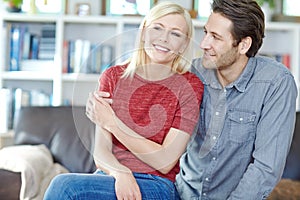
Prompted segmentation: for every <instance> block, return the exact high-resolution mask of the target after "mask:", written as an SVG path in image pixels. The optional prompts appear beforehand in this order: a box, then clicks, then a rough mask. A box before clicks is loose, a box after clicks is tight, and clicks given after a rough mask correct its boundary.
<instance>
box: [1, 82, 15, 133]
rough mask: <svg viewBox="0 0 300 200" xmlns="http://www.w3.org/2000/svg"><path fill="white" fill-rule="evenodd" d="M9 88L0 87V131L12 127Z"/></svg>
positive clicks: (2, 131) (3, 131) (5, 130)
mask: <svg viewBox="0 0 300 200" xmlns="http://www.w3.org/2000/svg"><path fill="white" fill-rule="evenodd" d="M11 95H12V93H11V90H10V89H7V88H1V89H0V99H1V101H0V133H6V132H7V131H8V130H9V129H11V128H12V98H11Z"/></svg>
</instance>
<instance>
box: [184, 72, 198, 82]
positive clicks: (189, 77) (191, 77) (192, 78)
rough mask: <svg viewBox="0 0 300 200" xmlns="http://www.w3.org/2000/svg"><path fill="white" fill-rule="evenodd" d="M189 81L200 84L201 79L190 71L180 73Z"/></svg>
mask: <svg viewBox="0 0 300 200" xmlns="http://www.w3.org/2000/svg"><path fill="white" fill-rule="evenodd" d="M182 75H183V76H184V77H185V78H186V79H187V80H188V81H189V82H195V83H200V84H202V81H201V80H200V79H199V77H198V76H197V75H196V74H194V73H192V72H189V71H188V72H185V73H184V74H182Z"/></svg>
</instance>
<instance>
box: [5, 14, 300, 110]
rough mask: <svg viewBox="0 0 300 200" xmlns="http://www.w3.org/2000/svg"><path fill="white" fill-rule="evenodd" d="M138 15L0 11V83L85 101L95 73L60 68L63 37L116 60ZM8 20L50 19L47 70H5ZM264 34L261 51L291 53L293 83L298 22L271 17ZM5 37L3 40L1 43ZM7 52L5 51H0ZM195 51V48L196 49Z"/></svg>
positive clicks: (198, 35)
mask: <svg viewBox="0 0 300 200" xmlns="http://www.w3.org/2000/svg"><path fill="white" fill-rule="evenodd" d="M141 20H142V18H141V17H129V16H125V17H121V16H118V17H117V16H116V17H109V16H85V17H79V16H75V15H38V16H37V15H29V14H22V13H17V14H11V13H3V14H2V16H0V27H1V28H2V31H1V32H0V47H1V48H0V55H1V56H0V88H2V87H10V86H12V85H13V86H14V84H19V87H38V88H40V87H44V88H45V91H47V92H49V93H50V94H52V95H53V105H54V106H56V105H62V104H64V100H65V99H68V100H69V101H71V103H72V104H75V105H85V103H86V98H87V96H88V93H89V92H91V91H93V90H95V89H96V87H97V82H98V78H99V74H78V73H77V74H75V73H73V74H67V73H62V66H63V64H62V59H63V58H62V54H63V41H64V40H75V39H86V40H89V41H91V42H92V43H94V44H99V45H101V44H103V43H107V44H110V45H112V46H113V47H114V58H115V59H116V61H117V62H118V61H119V60H122V59H120V58H122V57H123V56H124V55H126V54H127V52H128V51H130V50H131V49H132V47H133V45H134V42H135V35H136V31H137V28H138V26H139V24H140V22H141ZM8 23H29V24H42V23H52V24H55V27H56V39H55V42H56V44H55V47H56V50H55V59H54V66H53V70H51V72H24V71H14V72H12V71H7V70H6V69H7V66H6V65H7V63H8V61H7V60H8V59H9V58H8V56H7V52H6V51H5V48H2V47H5V44H4V43H7V42H8V41H7V40H6V38H5V32H6V25H7V24H8ZM204 24H205V23H204V22H203V21H199V20H194V25H195V27H196V32H195V40H194V41H195V43H196V44H195V46H196V47H197V48H199V43H200V40H201V39H202V37H203V29H202V28H203V26H204ZM265 35H266V37H265V39H264V44H263V46H262V48H261V51H260V52H263V53H281V54H283V53H287V54H289V55H290V58H291V71H292V73H293V74H294V76H295V79H296V81H297V84H299V80H300V71H299V67H300V24H297V23H277V22H270V23H267V25H266V34H265ZM3 42H4V43H3ZM4 55H6V56H4ZM197 55H199V53H197Z"/></svg>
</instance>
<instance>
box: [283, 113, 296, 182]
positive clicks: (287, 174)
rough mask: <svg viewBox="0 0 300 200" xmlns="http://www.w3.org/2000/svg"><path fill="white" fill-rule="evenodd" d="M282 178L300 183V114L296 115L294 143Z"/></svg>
mask: <svg viewBox="0 0 300 200" xmlns="http://www.w3.org/2000/svg"><path fill="white" fill-rule="evenodd" d="M282 177H283V178H289V179H293V180H299V181H300V112H297V113H296V123H295V130H294V136H293V141H292V145H291V149H290V152H289V154H288V157H287V160H286V165H285V169H284V172H283V175H282Z"/></svg>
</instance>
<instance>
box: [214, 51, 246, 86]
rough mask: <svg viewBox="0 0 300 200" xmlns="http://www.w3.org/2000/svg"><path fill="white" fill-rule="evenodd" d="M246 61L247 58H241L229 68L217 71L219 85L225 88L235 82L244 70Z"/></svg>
mask: <svg viewBox="0 0 300 200" xmlns="http://www.w3.org/2000/svg"><path fill="white" fill-rule="evenodd" d="M248 60H249V58H248V57H246V56H245V57H241V58H240V59H239V60H238V61H237V62H235V63H234V64H233V65H231V66H230V67H227V68H224V69H217V77H218V80H219V82H220V84H221V85H222V86H223V87H226V86H227V85H229V84H231V83H232V82H234V81H235V80H237V79H238V77H239V76H240V75H241V74H242V72H243V70H244V69H245V67H246V65H247V63H248Z"/></svg>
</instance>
